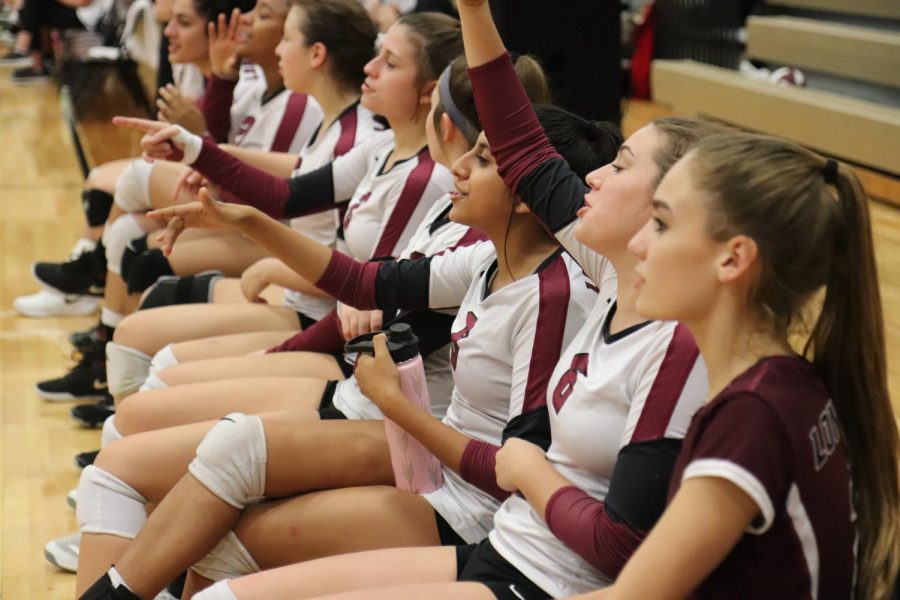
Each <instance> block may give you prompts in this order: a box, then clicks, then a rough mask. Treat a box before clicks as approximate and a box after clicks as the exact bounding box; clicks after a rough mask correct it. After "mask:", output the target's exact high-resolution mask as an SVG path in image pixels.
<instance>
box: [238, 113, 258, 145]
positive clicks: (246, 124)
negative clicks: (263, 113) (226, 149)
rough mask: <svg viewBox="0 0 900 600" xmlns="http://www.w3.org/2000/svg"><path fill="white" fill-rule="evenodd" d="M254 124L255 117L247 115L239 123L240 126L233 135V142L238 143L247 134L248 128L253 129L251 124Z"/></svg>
mask: <svg viewBox="0 0 900 600" xmlns="http://www.w3.org/2000/svg"><path fill="white" fill-rule="evenodd" d="M255 124H256V119H254V118H253V117H247V118H246V119H244V121H243V122H242V123H241V128H240V129H239V130H238V132H237V134H236V135H235V136H234V143H235V144H238V145H240V143H241V142H242V141H244V138H245V137H247V134H248V133H250V130H251V129H253V126H254V125H255Z"/></svg>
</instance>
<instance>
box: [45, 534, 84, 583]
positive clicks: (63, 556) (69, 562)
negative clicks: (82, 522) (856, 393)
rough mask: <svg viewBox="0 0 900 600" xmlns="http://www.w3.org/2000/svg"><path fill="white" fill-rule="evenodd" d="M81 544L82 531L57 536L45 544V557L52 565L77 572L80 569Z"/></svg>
mask: <svg viewBox="0 0 900 600" xmlns="http://www.w3.org/2000/svg"><path fill="white" fill-rule="evenodd" d="M80 544H81V533H80V532H79V533H74V534H72V535H70V536H67V537H63V538H57V539H55V540H51V541H49V542H47V545H46V546H44V558H46V559H47V562H49V563H50V564H51V565H53V566H55V567H58V568H60V569H62V570H63V571H69V572H70V573H75V572H76V571H78V546H79V545H80Z"/></svg>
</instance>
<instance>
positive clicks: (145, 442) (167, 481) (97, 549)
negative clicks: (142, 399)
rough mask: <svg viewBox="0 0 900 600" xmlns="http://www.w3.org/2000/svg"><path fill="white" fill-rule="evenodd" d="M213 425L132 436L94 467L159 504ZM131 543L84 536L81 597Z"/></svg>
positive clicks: (110, 448) (108, 449) (116, 444)
mask: <svg viewBox="0 0 900 600" xmlns="http://www.w3.org/2000/svg"><path fill="white" fill-rule="evenodd" d="M212 425H213V423H199V424H195V425H187V426H184V427H178V428H172V429H167V430H164V431H158V432H150V433H145V434H141V435H135V436H131V437H128V438H126V439H123V440H120V441H118V442H114V443H112V444H110V445H109V446H107V447H106V448H104V449H103V450H102V451H101V452H100V454H99V455H98V456H97V460H96V461H95V463H94V464H95V465H97V466H98V467H100V468H102V469H103V470H105V471H107V472H109V473H111V474H113V475H115V476H116V477H118V478H119V479H122V480H123V481H125V482H127V483H128V484H129V485H131V486H132V487H133V488H134V489H136V490H137V491H138V492H139V493H140V494H141V495H142V496H144V498H146V499H147V500H148V501H151V502H158V501H159V500H161V499H162V498H163V496H165V494H166V492H168V491H169V490H170V489H171V488H172V486H173V485H175V482H177V481H178V479H180V478H181V476H182V475H184V473H185V472H186V471H187V466H188V463H189V462H190V461H191V459H193V458H194V453H195V451H196V449H197V445H198V444H199V443H200V440H202V439H203V436H204V435H205V434H206V432H207V431H209V429H210V428H211V427H212ZM129 543H130V540H127V539H125V538H121V537H116V536H112V535H97V534H87V533H86V534H84V535H82V536H81V547H80V551H79V556H78V578H77V584H76V590H77V592H76V593H77V595H79V596H80V595H81V594H82V593H84V591H85V590H86V589H87V588H88V587H90V585H91V584H92V583H93V582H94V581H96V580H97V579H98V578H99V577H100V576H101V575H102V574H103V573H105V572H106V570H107V569H109V566H110V565H111V564H113V563H114V562H116V559H117V558H118V557H119V556H120V555H121V553H122V552H124V551H125V548H127V547H128V545H129ZM164 585H165V584H164Z"/></svg>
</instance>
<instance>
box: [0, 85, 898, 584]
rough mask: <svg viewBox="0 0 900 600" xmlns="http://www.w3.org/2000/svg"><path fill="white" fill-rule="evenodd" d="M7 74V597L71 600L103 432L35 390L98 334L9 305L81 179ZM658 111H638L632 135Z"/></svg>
mask: <svg viewBox="0 0 900 600" xmlns="http://www.w3.org/2000/svg"><path fill="white" fill-rule="evenodd" d="M9 73H10V70H9V69H2V68H0V207H2V215H3V216H2V219H0V598H5V599H8V600H38V599H40V600H57V599H69V598H72V596H73V594H74V576H72V575H70V574H67V573H62V572H60V571H58V570H57V569H55V568H54V567H52V566H51V565H50V564H48V563H47V562H46V561H45V560H44V557H43V546H44V544H45V543H46V542H47V541H48V540H50V539H52V538H54V537H58V536H62V535H66V534H68V533H70V532H73V531H74V530H75V518H74V513H73V511H72V510H70V509H69V508H68V507H67V506H66V504H65V495H66V492H67V491H68V490H69V489H71V488H73V487H75V485H76V484H77V481H78V471H77V470H76V468H75V466H74V464H73V461H72V459H73V456H74V455H75V454H76V453H78V452H82V451H86V450H92V449H94V448H96V447H97V446H98V443H99V433H98V432H97V431H89V430H85V429H81V428H79V427H77V426H76V425H75V424H74V423H73V421H72V420H71V419H70V418H69V414H68V412H69V408H70V407H71V406H72V405H71V404H69V403H50V402H44V401H42V400H41V399H39V398H38V397H37V396H36V395H35V393H34V389H33V386H34V384H35V383H36V382H37V381H39V380H42V379H47V378H51V377H57V376H60V375H62V374H63V373H65V372H66V370H67V369H69V368H70V367H71V365H72V363H71V361H70V359H69V354H70V351H71V349H70V346H69V344H68V342H67V340H66V336H67V335H68V334H69V333H70V332H73V331H78V330H83V329H86V328H87V327H89V326H91V325H92V324H93V323H94V320H95V317H82V318H69V319H40V320H35V319H26V318H22V317H19V316H17V315H16V313H15V312H14V310H13V308H12V302H13V299H14V298H15V297H16V296H19V295H22V294H29V293H33V292H35V291H37V289H38V288H37V285H36V284H35V282H34V279H33V278H32V276H31V263H32V262H33V261H35V260H53V261H57V260H61V259H63V258H64V257H65V256H66V254H67V253H68V251H69V249H70V248H71V246H72V245H73V243H74V242H75V240H76V239H77V238H78V236H79V232H80V230H81V226H82V222H83V219H82V212H81V207H80V202H79V200H80V189H81V183H82V178H81V172H80V170H79V168H78V163H77V162H76V158H75V152H74V150H73V146H72V141H71V137H70V135H69V132H68V131H67V130H66V128H65V126H64V124H63V121H62V120H61V118H60V109H59V107H60V102H59V96H58V94H57V92H56V91H55V88H54V87H53V86H50V85H46V86H38V87H27V88H16V87H12V86H11V85H10V84H9ZM104 93H105V92H104ZM105 97H106V98H107V100H108V99H109V95H108V94H107V95H106V96H105ZM119 97H121V95H119ZM656 112H657V111H656V110H655V109H653V108H652V107H646V106H639V105H636V106H634V107H632V110H630V111H629V115H628V119H627V120H626V125H627V127H626V129H629V130H633V129H634V128H635V127H637V126H638V125H640V124H641V123H643V122H645V121H646V120H648V119H650V118H652V117H653V116H655V113H656ZM85 129H86V130H87V131H88V136H87V137H88V138H89V140H88V142H89V143H88V145H89V153H90V154H91V155H92V158H93V161H92V164H99V163H100V162H103V161H106V160H110V159H112V158H117V157H122V156H125V155H126V153H127V151H128V150H129V148H131V149H134V148H135V140H134V139H133V138H131V137H129V136H127V135H123V134H122V133H121V132H116V131H111V128H110V127H107V126H106V125H105V124H102V123H94V124H93V125H92V124H86V125H85ZM872 208H873V211H874V215H875V224H876V225H875V227H876V237H877V245H878V256H879V264H880V269H881V282H882V290H883V294H884V296H883V297H884V302H885V308H886V311H887V320H888V331H887V335H888V346H889V361H890V365H891V373H890V375H891V391H892V397H893V398H894V407H895V412H897V413H898V414H900V409H898V408H900V210H898V209H895V208H891V207H888V206H886V205H883V204H875V203H873V205H872Z"/></svg>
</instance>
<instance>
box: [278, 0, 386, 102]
mask: <svg viewBox="0 0 900 600" xmlns="http://www.w3.org/2000/svg"><path fill="white" fill-rule="evenodd" d="M291 4H292V6H293V7H295V8H300V9H301V10H302V11H303V19H302V20H301V23H300V31H301V33H303V37H304V38H306V44H307V47H309V46H312V45H313V44H315V43H322V44H324V45H325V47H326V48H327V49H328V58H329V60H330V61H331V75H332V76H333V77H334V78H335V79H336V80H337V81H338V82H339V84H340V85H342V86H343V87H345V88H347V89H357V88H359V86H360V85H362V82H363V80H364V79H365V73H363V67H365V66H366V63H367V62H369V61H370V60H372V57H373V56H374V55H375V37H376V36H377V35H378V30H377V29H376V28H375V24H374V23H373V22H372V19H371V18H370V17H369V14H368V13H367V12H366V10H365V9H364V8H363V7H362V5H361V4H360V3H359V1H358V0H292V2H291Z"/></svg>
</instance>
